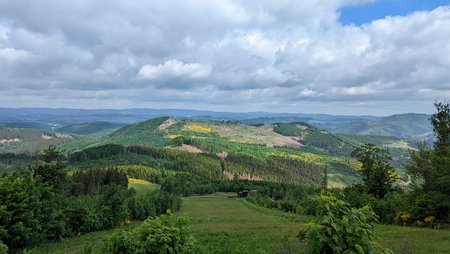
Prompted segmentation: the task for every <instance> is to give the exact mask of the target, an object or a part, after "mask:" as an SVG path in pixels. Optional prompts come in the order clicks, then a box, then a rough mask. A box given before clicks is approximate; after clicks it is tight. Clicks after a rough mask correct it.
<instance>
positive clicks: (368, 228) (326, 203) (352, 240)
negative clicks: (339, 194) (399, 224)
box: [299, 194, 393, 254]
mask: <svg viewBox="0 0 450 254" xmlns="http://www.w3.org/2000/svg"><path fill="white" fill-rule="evenodd" d="M317 202H318V207H317V215H316V217H315V218H314V219H313V221H312V222H311V223H310V224H309V226H308V228H307V229H305V230H302V231H300V234H299V238H300V239H302V240H304V241H305V243H306V252H307V253H310V254H315V253H317V254H320V253H359V254H365V253H393V252H392V251H390V250H388V249H383V248H382V247H381V246H380V245H379V244H378V243H376V242H375V237H374V234H373V230H374V226H375V223H376V222H377V216H376V214H375V213H374V212H373V211H372V209H371V208H370V207H369V206H364V207H362V208H359V209H356V208H352V207H351V206H350V204H348V203H347V202H344V201H342V200H338V199H337V198H335V197H333V196H332V195H331V194H328V195H320V196H318V197H317Z"/></svg>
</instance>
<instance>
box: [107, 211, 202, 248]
mask: <svg viewBox="0 0 450 254" xmlns="http://www.w3.org/2000/svg"><path fill="white" fill-rule="evenodd" d="M104 251H105V252H106V253H111V254H115V253H117V254H119V253H120V254H122V253H136V254H139V253H159V254H166V253H167V254H169V253H186V254H187V253H197V251H198V247H197V246H196V241H195V240H194V238H193V236H192V234H191V232H190V229H189V227H188V226H187V220H186V218H184V217H175V216H173V215H172V214H171V213H169V214H166V215H161V216H159V217H154V218H149V219H147V220H145V221H144V223H142V224H141V225H140V226H139V227H137V228H135V229H134V230H133V231H131V232H126V231H119V232H117V233H115V234H112V235H111V236H110V238H109V239H108V241H107V244H106V246H105V248H104Z"/></svg>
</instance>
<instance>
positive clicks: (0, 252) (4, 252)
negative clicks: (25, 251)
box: [0, 240, 8, 254]
mask: <svg viewBox="0 0 450 254" xmlns="http://www.w3.org/2000/svg"><path fill="white" fill-rule="evenodd" d="M0 254H8V246H6V245H5V244H4V243H3V242H2V241H1V240H0Z"/></svg>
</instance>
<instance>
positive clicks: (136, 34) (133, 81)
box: [0, 0, 450, 113]
mask: <svg viewBox="0 0 450 254" xmlns="http://www.w3.org/2000/svg"><path fill="white" fill-rule="evenodd" d="M367 2H370V0H326V1H316V0H306V1H294V0H281V1H273V0H262V1H261V0H258V1H257V0H250V1H249V0H221V1H213V2H212V1H208V0H185V1H182V0H168V1H143V0H142V1H134V2H133V3H126V2H123V1H94V2H92V1H86V0H77V1H75V0H68V1H53V0H39V1H31V2H30V1H24V0H17V1H0V68H1V69H2V72H1V73H0V90H1V91H2V94H1V96H0V101H1V104H0V106H20V103H23V104H24V105H25V104H26V105H29V106H30V105H34V106H48V105H54V106H57V105H60V106H64V105H66V104H65V103H64V102H65V101H66V102H70V103H72V104H71V105H73V107H88V105H91V106H92V107H98V106H99V105H101V106H102V107H106V106H108V107H119V106H114V103H113V102H105V101H107V98H111V99H112V100H114V101H117V103H119V104H120V105H124V106H132V105H138V106H142V107H145V106H149V107H152V106H164V105H166V106H165V107H175V106H176V105H182V106H183V107H197V106H202V107H205V105H206V106H207V105H211V109H220V108H221V109H222V110H227V109H229V108H237V109H239V108H240V106H239V105H241V106H242V107H248V108H249V109H253V110H285V111H296V108H297V107H300V108H301V109H304V110H303V111H304V112H309V111H317V110H321V109H326V107H327V106H328V107H330V108H329V110H331V111H333V110H334V111H335V112H334V113H339V110H343V109H345V107H346V106H347V103H352V104H358V103H360V104H358V105H360V106H361V111H362V110H368V111H371V110H372V109H371V108H370V107H372V106H373V105H390V106H392V108H393V109H395V110H400V109H402V110H404V111H409V110H411V109H412V108H411V107H410V106H409V105H408V104H407V100H409V101H412V102H414V103H415V104H416V105H421V106H423V104H424V103H425V102H428V103H429V104H431V103H432V102H433V101H434V100H436V99H439V98H444V99H446V98H447V99H448V98H449V97H450V96H449V90H450V88H449V83H450V73H449V72H448V70H449V69H450V58H448V55H450V41H449V39H448V38H450V7H441V8H438V9H436V10H433V11H429V12H416V13H412V14H410V15H408V16H405V17H388V18H385V19H382V20H377V21H373V22H372V23H369V24H365V25H362V26H353V25H349V26H343V25H341V24H340V23H339V21H338V18H339V9H340V8H342V7H343V6H347V5H357V4H364V3H367ZM42 91H45V92H44V93H43V92H42ZM5 94H11V97H12V98H10V97H8V95H5ZM55 98H56V99H55ZM406 98H408V99H406ZM99 101H102V102H103V103H98V102H99ZM283 102H284V103H283ZM308 103H309V104H310V105H311V106H312V108H310V109H307V108H306V106H307V105H308ZM397 104H398V105H397ZM377 108H378V110H382V109H381V108H380V107H377ZM417 109H420V108H419V107H417ZM331 111H330V112H329V113H333V112H331ZM323 112H326V111H323ZM374 112H375V111H374Z"/></svg>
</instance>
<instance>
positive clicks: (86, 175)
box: [72, 168, 128, 195]
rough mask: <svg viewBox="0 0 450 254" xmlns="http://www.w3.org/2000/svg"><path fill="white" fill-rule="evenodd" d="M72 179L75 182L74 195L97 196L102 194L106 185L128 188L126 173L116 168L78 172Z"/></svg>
mask: <svg viewBox="0 0 450 254" xmlns="http://www.w3.org/2000/svg"><path fill="white" fill-rule="evenodd" d="M72 179H73V181H74V185H73V186H72V194H74V195H80V194H88V195H95V194H98V193H100V191H101V190H102V187H103V186H105V185H112V184H115V185H119V186H123V187H127V186H128V177H127V175H126V173H124V172H121V171H119V170H117V169H114V168H109V169H101V168H99V169H90V170H83V171H76V172H74V173H73V174H72Z"/></svg>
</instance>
